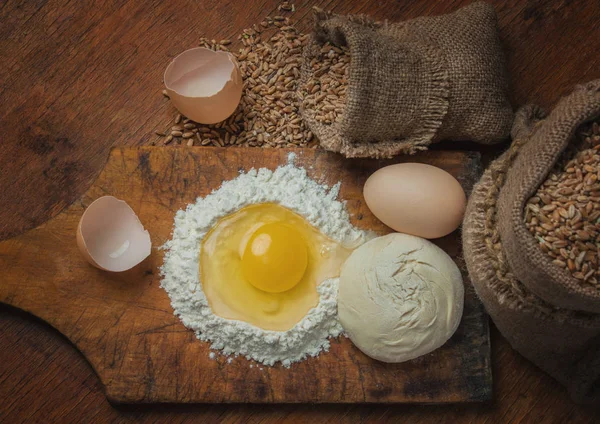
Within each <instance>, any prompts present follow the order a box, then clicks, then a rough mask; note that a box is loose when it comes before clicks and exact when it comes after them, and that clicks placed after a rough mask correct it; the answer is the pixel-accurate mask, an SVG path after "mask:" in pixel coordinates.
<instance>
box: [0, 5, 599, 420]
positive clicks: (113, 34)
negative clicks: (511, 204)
mask: <svg viewBox="0 0 600 424" xmlns="http://www.w3.org/2000/svg"><path fill="white" fill-rule="evenodd" d="M293 3H295V4H296V9H297V11H296V13H295V14H294V15H293V17H294V18H296V19H300V20H301V26H302V27H303V28H308V27H309V26H310V23H309V22H308V21H307V20H306V14H307V12H308V10H309V9H310V7H311V6H312V5H313V4H318V5H320V6H321V7H324V8H327V9H332V10H334V11H336V12H339V13H349V12H362V13H368V14H372V15H374V16H375V17H376V18H379V19H383V18H388V19H391V20H401V19H407V18H411V17H416V16H420V15H429V14H438V13H445V12H450V11H453V10H456V9H457V8H458V7H460V6H461V5H465V4H468V3H470V0H464V1H452V0H449V1H444V2H438V1H435V0H417V1H411V2H400V1H381V2H372V1H368V0H350V1H342V0H331V1H306V2H298V1H297V2H293ZM491 3H492V4H494V6H495V7H496V10H497V12H498V15H499V20H500V34H501V38H502V39H503V42H504V46H505V50H506V54H507V62H508V67H509V71H510V73H511V77H512V88H511V98H512V100H513V102H514V104H515V105H520V104H524V103H530V102H535V103H538V104H540V105H542V106H543V107H546V108H550V107H551V106H552V105H553V104H554V103H555V102H556V101H557V100H558V98H560V96H562V95H564V94H566V93H567V92H569V91H570V90H571V88H572V87H573V85H575V84H577V83H580V82H584V81H588V80H591V79H595V78H599V77H600V67H598V60H597V52H598V48H599V47H600V25H598V22H600V8H599V7H598V2H597V0H580V1H576V0H541V1H531V0H496V1H492V2H491ZM276 6H277V1H275V0H249V1H245V2H242V1H233V0H223V1H220V2H209V1H182V2H180V1H174V2H160V1H153V2H150V1H149V2H135V1H127V0H120V1H106V2H102V3H92V2H88V1H82V2H79V1H66V0H62V1H61V0H57V1H46V0H22V1H13V0H7V1H4V2H2V3H0V99H1V101H2V105H3V107H2V109H0V123H1V124H2V128H3V132H2V136H1V137H0V147H1V149H0V187H2V190H0V206H1V207H0V238H8V237H10V236H11V235H14V234H20V233H22V232H24V231H26V230H27V229H30V228H33V227H35V226H37V225H39V224H40V223H42V222H44V221H46V220H48V219H49V218H50V217H52V216H54V215H56V214H58V213H59V212H60V211H61V210H62V209H64V207H65V206H66V205H69V204H71V203H72V202H73V201H74V200H76V199H77V198H79V197H80V196H81V195H82V194H83V193H84V192H85V191H86V190H87V189H88V187H89V186H90V184H91V183H92V181H93V180H94V179H95V178H96V176H97V175H98V173H99V172H100V170H101V169H102V167H103V166H104V163H105V162H106V160H107V158H108V153H109V149H110V148H111V146H115V145H129V146H133V145H144V144H148V143H150V142H152V140H153V139H154V136H153V135H152V131H153V130H155V129H164V128H165V127H166V126H168V125H169V124H170V122H171V119H172V116H173V113H174V112H173V109H172V107H171V106H170V105H169V103H168V102H167V101H165V100H164V99H163V98H162V96H160V94H159V93H160V90H161V89H162V86H161V84H162V72H163V70H164V67H165V66H166V64H167V63H168V61H169V59H170V58H171V57H173V56H174V55H176V54H177V53H179V52H180V51H182V50H184V49H186V48H189V47H191V46H194V45H195V44H196V40H197V39H198V38H199V37H201V36H207V37H209V38H216V39H219V38H226V37H227V38H231V37H235V35H236V34H238V33H239V31H240V29H242V28H245V27H248V26H249V25H251V24H252V23H256V22H258V20H259V19H261V18H262V17H264V16H267V15H269V14H273V13H274V11H275V10H276ZM492 154H493V151H492ZM1 311H2V313H1V314H0V328H1V331H0V346H2V348H1V349H0V396H1V397H2V399H7V400H6V401H5V402H4V403H3V404H2V406H0V421H1V422H24V421H29V422H129V421H145V422H185V421H194V422H198V421H201V422H216V421H224V422H247V421H254V422H259V421H260V422H263V421H269V422H277V421H287V422H292V421H296V420H302V421H311V420H312V421H314V420H319V421H329V422H357V421H360V422H367V421H381V422H383V421H392V422H395V421H397V420H399V419H402V420H406V421H407V422H415V423H421V422H452V423H454V422H500V423H504V422H544V423H546V422H556V423H564V422H590V423H592V422H598V421H600V413H598V411H596V410H594V409H593V408H592V409H590V408H584V407H580V406H577V405H574V404H573V403H572V402H571V401H570V400H569V399H568V397H567V395H566V393H565V391H564V390H563V389H562V388H561V387H560V386H559V385H558V384H557V383H556V382H554V381H553V380H552V379H551V378H549V377H548V376H546V375H545V374H543V373H542V372H541V371H539V370H538V369H536V368H535V367H534V366H533V365H531V364H530V363H529V362H527V361H525V360H524V359H523V358H521V357H520V356H519V355H518V354H516V353H515V352H514V351H513V350H512V349H511V348H510V346H508V344H507V343H506V342H505V340H504V339H503V338H502V337H501V336H500V335H499V334H498V333H497V332H495V331H493V332H492V336H493V339H492V340H493V344H492V349H493V355H492V359H493V369H494V381H495V387H494V389H495V398H494V401H493V402H491V403H489V404H487V405H473V406H461V407H454V406H448V407H428V408H426V409H423V408H419V407H392V408H390V407H383V406H382V407H377V406H364V407H363V406H353V407H344V406H320V407H319V408H313V407H310V406H306V407H300V406H288V407H285V406H280V407H276V408H275V407H268V408H265V407H260V406H249V407H241V406H238V407H234V406H220V407H216V406H215V407H206V406H202V407H183V408H176V407H173V408H164V407H156V408H148V407H147V406H144V407H141V408H140V407H130V408H127V407H120V408H118V409H116V408H113V407H111V406H110V405H109V404H108V403H107V402H106V400H105V397H104V394H103V393H102V390H101V386H100V382H99V380H98V379H97V377H96V376H95V375H94V373H93V371H92V369H91V367H90V366H89V365H88V364H87V363H86V362H85V360H84V359H83V357H82V356H81V355H80V354H79V353H78V352H77V351H76V349H73V347H72V346H70V345H69V343H68V341H66V340H65V339H64V338H62V337H61V336H60V335H59V334H58V333H57V332H56V331H54V330H52V329H51V328H50V327H49V326H47V325H45V324H43V323H41V322H39V321H37V320H36V319H35V318H33V317H31V316H30V315H27V314H24V313H21V312H19V311H17V310H13V309H12V308H9V307H2V308H1Z"/></svg>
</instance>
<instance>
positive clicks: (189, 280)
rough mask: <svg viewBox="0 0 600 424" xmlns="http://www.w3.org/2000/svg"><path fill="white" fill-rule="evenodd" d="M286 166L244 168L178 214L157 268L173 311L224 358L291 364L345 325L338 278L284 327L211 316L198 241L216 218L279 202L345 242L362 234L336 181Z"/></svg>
mask: <svg viewBox="0 0 600 424" xmlns="http://www.w3.org/2000/svg"><path fill="white" fill-rule="evenodd" d="M293 160H294V155H293V154H290V157H289V161H288V164H287V165H285V166H281V167H279V168H277V169H276V170H275V171H270V170H268V169H265V168H261V169H259V170H258V171H257V170H254V169H253V170H251V171H249V172H248V173H245V174H244V173H242V174H240V175H239V176H238V177H237V178H235V179H233V180H231V181H226V182H224V183H223V185H222V186H221V188H219V189H218V190H215V191H213V192H212V193H211V194H209V195H208V196H206V197H205V198H198V199H197V201H196V203H194V204H190V205H188V207H187V209H186V210H180V211H178V212H177V214H176V215H175V226H174V228H173V238H172V240H170V241H168V242H167V243H166V244H165V245H164V246H163V248H164V249H165V250H166V252H165V259H164V264H163V266H162V267H161V275H162V281H161V287H163V288H164V289H165V290H166V291H167V293H168V294H169V297H170V298H171V305H172V307H173V309H174V310H175V314H176V315H177V316H179V318H180V319H181V321H182V322H183V324H184V325H185V326H186V327H188V328H191V329H193V330H194V331H195V332H196V336H197V337H198V338H199V339H200V340H205V341H210V342H211V348H212V349H217V350H220V351H221V352H222V353H223V354H225V355H244V356H246V357H247V358H248V359H254V360H256V361H258V362H261V363H263V364H265V365H274V364H275V363H276V362H281V363H282V364H283V365H284V366H286V367H287V366H289V365H290V364H291V363H292V362H296V361H300V360H302V359H304V358H306V357H308V356H317V355H318V354H319V353H320V352H321V351H322V350H325V351H327V350H328V349H329V340H328V338H329V337H337V336H338V335H339V334H340V333H341V332H342V327H341V326H340V324H339V322H338V320H337V284H338V279H337V278H335V279H330V280H327V281H324V282H322V283H321V284H320V285H319V286H318V292H319V297H320V300H319V304H318V305H317V306H316V307H315V308H313V309H311V310H310V311H309V312H308V313H307V314H306V316H305V317H304V318H303V319H302V320H301V321H300V322H299V323H298V324H296V326H294V327H293V328H292V329H290V330H288V331H281V332H280V331H267V330H263V329H261V328H258V327H255V326H253V325H250V324H248V323H245V322H243V321H236V320H228V319H224V318H221V317H218V316H216V315H214V314H213V313H212V310H211V309H210V307H209V305H208V302H207V300H206V297H205V295H204V292H203V291H202V282H201V281H200V273H199V269H198V267H199V253H200V244H201V241H202V238H203V237H204V236H205V235H206V233H207V232H208V231H209V230H210V228H211V227H212V226H213V225H215V223H216V222H217V220H218V219H219V218H221V217H223V216H225V215H227V214H230V213H232V212H235V211H236V210H238V209H240V208H242V207H243V206H246V205H250V204H256V203H266V202H272V203H278V204H280V205H281V206H284V207H286V208H289V209H291V210H293V211H294V212H296V213H298V214H300V215H302V216H303V217H304V218H306V219H307V220H308V221H309V222H310V223H311V224H312V225H313V226H315V227H316V228H318V229H319V230H321V232H323V233H324V234H326V235H327V236H329V237H330V238H332V239H334V240H336V241H338V242H342V243H344V244H353V245H357V244H361V243H362V241H364V240H365V233H364V232H362V231H361V230H358V229H357V228H355V227H353V226H352V225H351V224H350V220H349V216H348V212H347V211H346V208H345V206H344V204H343V203H342V202H340V201H338V200H336V198H337V196H338V193H339V189H340V183H337V184H336V185H334V186H333V187H331V188H330V187H328V186H326V185H322V184H319V183H317V182H316V181H314V180H312V179H310V178H309V177H308V175H307V173H306V170H305V169H303V168H298V167H296V166H294V163H293Z"/></svg>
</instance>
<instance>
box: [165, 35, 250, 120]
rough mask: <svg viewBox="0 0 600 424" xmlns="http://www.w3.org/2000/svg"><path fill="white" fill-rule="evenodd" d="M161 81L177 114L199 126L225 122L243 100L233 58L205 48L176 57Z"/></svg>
mask: <svg viewBox="0 0 600 424" xmlns="http://www.w3.org/2000/svg"><path fill="white" fill-rule="evenodd" d="M164 81H165V87H166V89H167V94H168V95H169V97H170V98H171V101H172V102H173V104H174V105H175V107H176V108H177V109H178V110H179V112H181V113H182V114H183V115H185V116H187V117H188V118H190V119H192V120H194V121H196V122H199V123H201V124H216V123H217V122H221V121H224V120H225V119H227V118H228V117H229V116H231V114H232V113H233V112H234V111H235V109H236V108H237V106H238V104H239V103H240V99H241V97H242V89H243V81H242V74H241V72H240V69H239V67H238V64H237V62H236V60H235V58H234V57H233V55H232V54H231V53H228V52H223V51H213V50H210V49H206V48H204V47H197V48H194V49H190V50H186V51H185V52H183V53H181V54H180V55H179V56H177V57H175V58H174V59H173V61H172V62H171V63H170V64H169V66H168V67H167V69H166V71H165V75H164Z"/></svg>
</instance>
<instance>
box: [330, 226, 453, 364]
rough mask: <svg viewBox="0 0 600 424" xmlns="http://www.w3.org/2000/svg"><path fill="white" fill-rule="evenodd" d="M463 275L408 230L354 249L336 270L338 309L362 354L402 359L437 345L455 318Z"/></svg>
mask: <svg viewBox="0 0 600 424" xmlns="http://www.w3.org/2000/svg"><path fill="white" fill-rule="evenodd" d="M463 303H464V287H463V281H462V276H461V274H460V271H459V269H458V267H457V266H456V264H455V263H454V261H452V259H451V258H450V256H448V255H447V254H446V252H444V251H443V250H442V249H440V248H439V247H437V246H436V245H435V244H433V243H431V242H430V241H427V240H425V239H422V238H419V237H415V236H410V235H408V234H399V233H393V234H389V235H387V236H384V237H378V238H375V239H372V240H370V241H368V242H367V243H365V244H363V245H362V246H360V247H359V248H358V249H356V250H355V251H354V252H353V253H352V254H351V255H350V257H349V258H348V259H347V260H346V262H345V263H344V266H343V268H342V271H341V275H340V283H339V293H338V315H339V320H340V322H341V324H342V326H343V327H344V330H345V331H346V333H347V335H348V337H350V339H351V340H352V342H353V343H354V344H355V345H356V346H357V347H358V348H359V349H360V350H361V351H363V352H364V353H365V354H367V355H369V356H370V357H371V358H374V359H377V360H379V361H383V362H404V361H408V360H411V359H414V358H416V357H418V356H421V355H425V354H426V353H429V352H431V351H433V350H435V349H437V348H438V347H440V346H442V345H443V344H444V343H446V341H447V340H448V339H449V338H450V337H451V336H452V334H454V332H455V331H456V328H457V327H458V324H459V323H460V320H461V317H462V312H463Z"/></svg>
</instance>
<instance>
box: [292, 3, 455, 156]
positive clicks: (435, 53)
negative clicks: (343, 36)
mask: <svg viewBox="0 0 600 424" xmlns="http://www.w3.org/2000/svg"><path fill="white" fill-rule="evenodd" d="M314 19H315V23H314V27H315V33H314V34H311V36H310V37H309V38H308V40H307V43H306V46H305V47H304V52H303V56H304V60H303V64H302V68H301V73H300V84H299V87H300V89H301V87H303V86H304V85H305V84H306V82H307V81H308V79H309V78H310V73H311V68H310V61H311V59H312V58H314V57H315V56H316V55H317V54H318V53H319V51H320V48H321V46H322V44H323V43H324V42H325V41H329V42H331V43H332V44H334V45H339V44H340V42H341V41H342V40H333V39H331V38H330V36H329V34H327V32H326V31H323V28H322V25H321V24H322V22H324V21H326V20H329V19H346V21H347V22H348V24H350V25H352V24H357V25H362V26H363V27H367V28H372V29H373V31H376V30H378V29H381V30H382V31H384V32H388V28H389V26H388V23H387V22H384V23H380V22H376V21H374V20H372V19H371V18H369V17H367V16H364V15H354V16H353V15H349V16H346V17H338V16H337V15H334V14H332V13H328V12H324V11H322V10H320V9H318V8H315V9H314ZM344 41H345V42H346V43H348V44H349V45H351V43H353V42H354V40H352V39H351V40H344ZM416 43H417V42H412V43H410V42H408V41H407V45H410V44H414V45H416ZM433 46H434V43H433V42H430V43H429V44H428V45H426V44H425V43H423V42H420V43H419V49H420V50H426V52H427V54H426V55H424V56H421V57H422V59H423V60H425V61H429V62H430V63H429V66H428V69H429V70H430V76H431V81H430V82H431V84H432V89H431V92H430V96H429V99H428V102H427V107H426V108H425V109H424V110H423V112H422V115H421V117H422V122H423V125H422V127H421V128H419V129H418V130H417V131H415V132H414V133H413V134H411V135H410V136H409V137H407V138H405V139H402V140H377V141H376V142H373V141H370V140H353V139H352V138H351V137H350V136H349V135H347V134H345V133H344V130H343V128H344V126H345V122H346V121H347V110H344V113H343V115H342V122H341V124H340V123H333V124H331V125H324V124H321V123H320V122H318V121H317V120H316V119H315V111H314V110H311V109H306V108H304V107H303V106H301V107H300V114H301V116H302V117H303V119H304V121H305V122H306V124H307V125H308V127H309V128H310V130H311V131H312V133H313V134H314V135H315V136H316V137H317V138H318V139H319V142H320V144H321V146H322V147H323V148H324V149H326V150H329V151H332V152H338V153H341V154H342V155H344V156H345V157H347V158H367V157H370V158H378V159H379V158H391V157H392V156H396V155H399V154H415V153H417V152H419V151H423V150H427V146H428V145H429V144H431V142H432V140H433V138H434V137H435V135H436V133H437V130H438V129H439V128H440V126H441V125H442V122H443V120H444V117H445V116H446V113H447V112H448V97H449V95H450V88H449V82H448V72H447V69H446V63H445V59H444V56H443V54H442V52H441V51H440V50H439V49H437V48H435V47H433ZM354 63H355V62H353V61H352V58H350V66H349V83H348V91H347V93H348V94H347V96H348V98H351V97H352V96H357V95H360V93H358V91H359V89H358V87H357V86H356V80H357V79H356V78H355V77H353V75H355V74H356V73H357V70H356V68H355V66H353V64H354Z"/></svg>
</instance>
